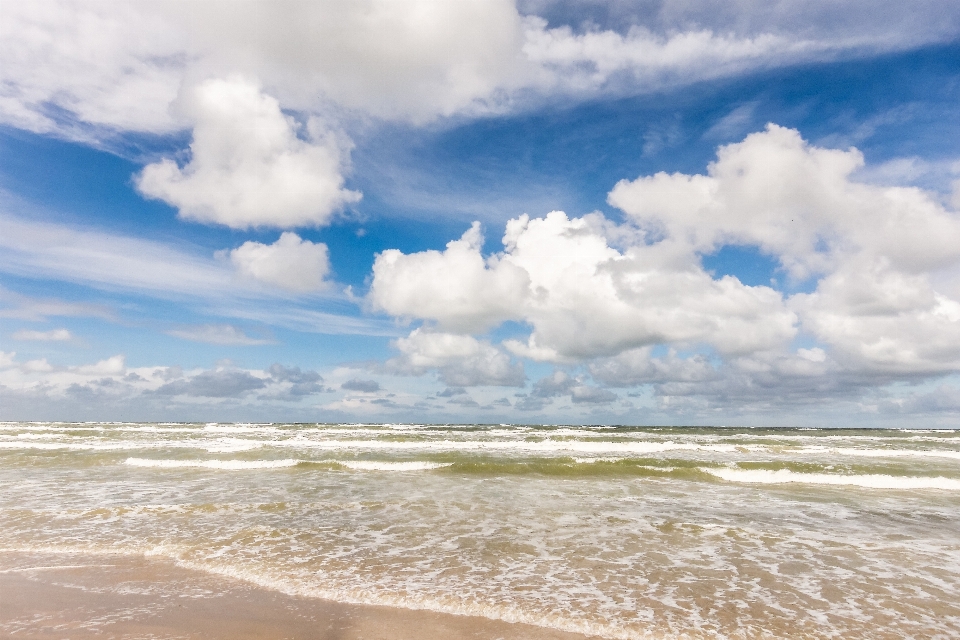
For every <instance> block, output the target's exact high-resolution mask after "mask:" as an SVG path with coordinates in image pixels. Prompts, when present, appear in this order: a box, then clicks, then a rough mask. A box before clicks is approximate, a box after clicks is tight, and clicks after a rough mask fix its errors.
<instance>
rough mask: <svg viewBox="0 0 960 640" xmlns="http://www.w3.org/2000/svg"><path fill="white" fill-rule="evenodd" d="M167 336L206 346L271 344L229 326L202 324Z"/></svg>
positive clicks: (173, 331)
mask: <svg viewBox="0 0 960 640" xmlns="http://www.w3.org/2000/svg"><path fill="white" fill-rule="evenodd" d="M167 335H171V336H173V337H175V338H183V339H184V340H192V341H193V342H206V343H207V344H220V345H237V346H253V345H262V344H273V340H266V339H263V338H252V337H250V336H248V335H247V334H246V333H244V332H243V331H242V330H241V329H238V328H237V327H235V326H233V325H231V324H203V325H197V326H193V327H181V328H179V329H171V330H170V331H167Z"/></svg>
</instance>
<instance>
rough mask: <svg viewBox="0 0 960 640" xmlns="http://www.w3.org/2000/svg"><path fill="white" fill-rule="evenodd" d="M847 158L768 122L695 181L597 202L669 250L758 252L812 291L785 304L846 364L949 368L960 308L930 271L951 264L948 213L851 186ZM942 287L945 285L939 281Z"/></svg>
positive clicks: (958, 346)
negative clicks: (812, 280) (652, 233)
mask: <svg viewBox="0 0 960 640" xmlns="http://www.w3.org/2000/svg"><path fill="white" fill-rule="evenodd" d="M862 166H863V156H862V154H861V153H860V152H859V151H857V150H856V149H849V150H846V151H842V150H835V149H824V148H818V147H815V146H812V145H810V144H808V143H807V142H805V141H804V140H803V139H802V138H801V137H800V134H799V133H798V132H796V131H794V130H790V129H784V128H782V127H777V126H775V125H769V126H768V127H767V128H766V130H765V131H762V132H759V133H755V134H752V135H750V136H747V138H746V139H745V140H744V141H743V142H740V143H737V144H731V145H727V146H725V147H721V148H720V150H719V152H718V154H717V160H716V161H715V162H713V163H711V164H710V166H709V167H708V170H707V175H685V174H672V175H668V174H666V173H658V174H656V175H653V176H645V177H640V178H638V179H636V180H634V181H621V182H620V183H618V184H617V185H616V187H614V189H613V190H612V191H611V192H610V195H609V201H610V203H611V204H612V205H614V206H617V207H619V208H620V209H622V210H623V211H625V212H626V213H627V214H629V215H630V216H632V217H633V218H634V219H635V220H636V221H637V223H638V224H639V225H641V226H647V227H652V228H656V229H658V230H659V231H660V232H661V233H662V234H663V235H664V236H665V238H664V240H663V241H662V242H661V243H660V244H661V245H664V246H667V247H673V248H674V250H675V251H685V252H687V253H689V252H710V251H712V250H714V249H715V248H717V247H718V246H721V245H723V244H741V245H752V246H756V247H759V248H760V250H761V251H763V252H765V253H767V254H768V255H771V256H773V257H775V258H776V259H777V260H779V262H780V263H781V265H782V266H783V268H784V269H786V270H787V271H788V272H789V273H791V274H793V276H794V277H795V278H796V279H802V278H807V277H810V276H814V277H819V278H820V280H819V284H818V286H817V288H816V290H815V291H814V292H813V293H810V294H796V295H794V296H792V297H791V299H790V300H789V303H788V306H789V308H790V309H791V310H793V311H794V312H796V313H797V314H798V318H799V320H800V323H801V326H802V328H803V329H805V330H807V331H809V332H811V333H812V334H813V335H815V336H816V337H817V338H818V339H819V340H821V341H822V342H823V343H825V344H828V345H830V346H831V347H832V348H833V349H834V351H835V352H836V356H837V358H838V359H841V360H843V361H844V362H845V363H846V364H847V366H850V367H858V368H863V369H867V370H878V371H879V370H883V371H889V372H901V373H908V372H915V373H931V372H936V371H947V370H954V369H956V368H958V367H960V323H958V321H957V319H958V318H960V304H958V302H957V301H956V300H955V299H952V298H950V297H949V296H948V295H947V294H946V293H945V292H940V291H938V290H937V289H936V288H935V287H934V285H933V281H932V279H931V274H932V273H934V272H937V271H942V270H944V269H949V268H951V267H954V268H955V267H956V265H957V264H958V263H960V216H958V215H957V212H956V211H949V210H947V209H945V208H944V206H943V205H942V204H940V203H939V201H938V200H937V199H936V198H935V197H933V196H932V195H931V194H929V193H927V192H925V191H923V190H921V189H918V188H914V187H890V186H877V185H870V184H863V183H859V182H857V181H855V180H854V179H853V178H852V177H851V175H852V174H853V173H854V172H855V171H856V170H857V169H859V168H860V167H862ZM948 288H949V283H948Z"/></svg>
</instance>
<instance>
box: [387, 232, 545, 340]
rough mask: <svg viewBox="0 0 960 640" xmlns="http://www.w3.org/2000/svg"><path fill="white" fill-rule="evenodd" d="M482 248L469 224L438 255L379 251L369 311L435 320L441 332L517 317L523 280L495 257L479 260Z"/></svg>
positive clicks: (524, 276)
mask: <svg viewBox="0 0 960 640" xmlns="http://www.w3.org/2000/svg"><path fill="white" fill-rule="evenodd" d="M482 245H483V238H482V236H481V234H480V224H479V223H474V224H473V226H472V227H471V228H470V229H469V230H467V232H466V233H464V234H463V237H462V238H460V239H459V240H453V241H451V242H449V243H447V248H446V250H445V251H442V252H440V251H423V252H420V253H416V254H412V255H405V254H403V253H401V252H400V251H397V250H396V249H389V250H387V251H384V252H383V253H381V254H379V255H378V256H377V258H376V260H375V262H374V264H373V282H372V284H371V286H370V295H369V300H370V302H371V304H372V306H373V308H374V309H377V310H381V311H386V312H387V313H389V314H392V315H395V316H411V317H418V318H429V319H432V320H436V321H438V323H439V325H440V327H441V328H442V329H449V330H453V331H478V330H482V329H484V328H489V327H491V326H495V325H497V324H500V323H501V322H503V321H504V320H508V319H511V318H519V317H520V316H519V315H518V313H519V309H520V307H521V305H522V302H523V300H524V298H525V297H526V296H527V295H528V291H529V282H530V279H529V277H528V275H527V274H526V272H524V271H523V270H522V269H520V268H518V267H516V266H515V265H513V264H510V263H501V262H500V261H499V260H498V258H497V257H496V256H493V257H491V258H488V259H486V260H485V259H484V258H483V256H482V255H481V253H480V252H481V249H482Z"/></svg>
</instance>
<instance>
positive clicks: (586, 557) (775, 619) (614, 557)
mask: <svg viewBox="0 0 960 640" xmlns="http://www.w3.org/2000/svg"><path fill="white" fill-rule="evenodd" d="M0 551H44V552H46V551H51V552H66V553H77V554H82V553H95V554H106V553H109V554H117V553H121V554H145V555H152V556H163V557H167V558H171V559H173V560H175V561H176V562H177V563H179V564H181V565H183V566H186V567H190V568H195V569H201V570H204V571H208V572H212V573H215V574H220V575H225V576H233V577H238V578H242V579H244V580H248V581H250V582H253V583H256V584H258V585H261V586H264V587H267V588H271V589H276V590H280V591H283V592H286V593H291V594H301V595H306V596H315V597H323V598H332V599H335V600H341V601H346V602H354V603H372V604H384V605H391V606H399V607H407V608H413V609H430V610H435V611H442V612H450V613H458V614H472V615H481V616H487V617H491V618H497V619H503V620H508V621H516V622H527V623H532V624H537V625H542V626H546V627H552V628H557V629H564V630H569V631H579V632H585V633H592V634H598V635H602V636H605V637H610V638H767V637H790V638H803V637H809V638H957V637H960V430H939V431H937V430H921V429H917V430H903V431H892V430H839V429H822V430H800V429H743V428H714V429H701V428H624V427H603V426H581V427H569V426H568V427H549V426H505V425H499V426H490V425H447V426H429V425H408V424H402V425H401V424H396V425H393V424H387V425H362V424H340V425H309V424H115V423H109V424H107V423H71V424H66V423H19V422H18V423H9V422H8V423H0Z"/></svg>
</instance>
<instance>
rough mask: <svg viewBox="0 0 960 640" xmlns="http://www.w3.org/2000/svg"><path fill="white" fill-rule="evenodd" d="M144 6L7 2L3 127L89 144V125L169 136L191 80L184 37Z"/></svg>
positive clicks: (1, 27) (0, 59)
mask: <svg viewBox="0 0 960 640" xmlns="http://www.w3.org/2000/svg"><path fill="white" fill-rule="evenodd" d="M142 9H143V7H142V5H141V4H140V3H137V4H130V3H123V2H112V3H111V2H84V3H78V2H42V1H41V2H5V3H4V4H3V19H2V20H0V68H2V69H3V72H2V74H3V90H2V91H0V120H2V121H3V122H5V123H6V124H9V125H12V126H15V127H19V128H22V129H27V130H29V131H36V132H41V133H43V132H55V131H56V132H60V133H61V134H66V135H69V136H71V137H79V138H81V139H82V138H87V137H89V136H91V135H94V132H87V131H84V125H87V126H93V127H104V128H107V129H108V130H127V131H131V130H132V131H146V132H152V133H164V132H169V131H174V130H176V129H178V128H179V127H180V125H179V123H177V122H176V121H175V120H174V119H173V118H172V117H171V115H170V113H169V111H168V107H169V105H170V102H171V101H172V100H173V99H174V98H175V97H176V95H177V91H178V89H179V87H180V82H181V79H182V77H183V73H184V66H185V63H186V56H184V47H185V45H186V42H185V41H184V38H183V34H182V33H181V31H180V30H179V29H177V28H176V27H175V26H174V25H172V24H170V23H169V22H167V21H165V20H162V19H160V18H159V17H158V16H156V15H153V14H151V13H150V12H148V11H143V10H142Z"/></svg>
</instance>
